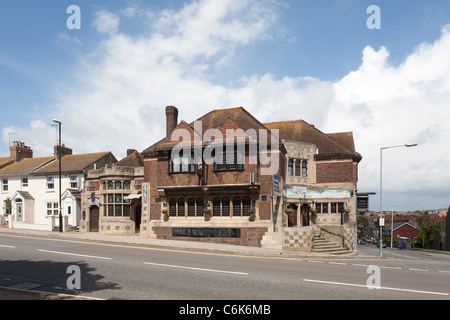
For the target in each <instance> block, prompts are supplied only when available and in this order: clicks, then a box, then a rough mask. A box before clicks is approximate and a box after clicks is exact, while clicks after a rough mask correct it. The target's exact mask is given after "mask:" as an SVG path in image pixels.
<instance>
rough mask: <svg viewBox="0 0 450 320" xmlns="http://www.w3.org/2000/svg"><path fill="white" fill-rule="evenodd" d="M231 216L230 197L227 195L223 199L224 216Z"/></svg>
mask: <svg viewBox="0 0 450 320" xmlns="http://www.w3.org/2000/svg"><path fill="white" fill-rule="evenodd" d="M229 216H230V198H228V197H225V198H223V199H222V217H229Z"/></svg>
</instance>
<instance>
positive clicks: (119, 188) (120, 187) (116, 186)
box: [115, 181, 122, 190]
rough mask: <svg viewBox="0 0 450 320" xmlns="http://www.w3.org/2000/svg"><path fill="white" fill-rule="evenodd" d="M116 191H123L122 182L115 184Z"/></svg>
mask: <svg viewBox="0 0 450 320" xmlns="http://www.w3.org/2000/svg"><path fill="white" fill-rule="evenodd" d="M115 189H116V190H121V189H122V182H120V181H116V183H115Z"/></svg>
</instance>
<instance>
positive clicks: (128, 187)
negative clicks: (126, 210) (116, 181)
mask: <svg viewBox="0 0 450 320" xmlns="http://www.w3.org/2000/svg"><path fill="white" fill-rule="evenodd" d="M123 189H124V190H130V181H125V182H124V183H123Z"/></svg>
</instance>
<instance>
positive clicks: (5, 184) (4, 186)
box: [2, 179, 8, 191]
mask: <svg viewBox="0 0 450 320" xmlns="http://www.w3.org/2000/svg"><path fill="white" fill-rule="evenodd" d="M2 191H8V179H2Z"/></svg>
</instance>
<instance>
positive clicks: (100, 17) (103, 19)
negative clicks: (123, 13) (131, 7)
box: [93, 10, 120, 33]
mask: <svg viewBox="0 0 450 320" xmlns="http://www.w3.org/2000/svg"><path fill="white" fill-rule="evenodd" d="M119 22H120V19H119V17H118V16H117V15H115V14H113V13H111V12H108V11H105V10H101V11H99V12H97V14H96V19H95V21H94V22H93V25H94V27H96V28H97V31H98V32H101V33H117V31H118V29H119Z"/></svg>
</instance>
